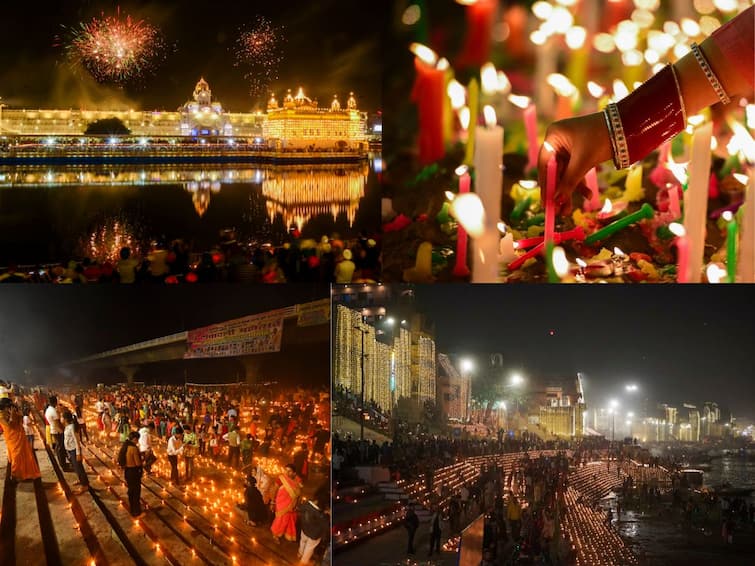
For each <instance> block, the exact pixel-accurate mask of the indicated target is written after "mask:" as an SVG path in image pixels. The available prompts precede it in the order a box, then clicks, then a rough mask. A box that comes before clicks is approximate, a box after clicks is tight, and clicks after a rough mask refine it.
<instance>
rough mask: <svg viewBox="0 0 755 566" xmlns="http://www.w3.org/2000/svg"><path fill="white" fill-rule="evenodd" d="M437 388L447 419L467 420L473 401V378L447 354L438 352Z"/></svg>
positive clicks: (442, 409)
mask: <svg viewBox="0 0 755 566" xmlns="http://www.w3.org/2000/svg"><path fill="white" fill-rule="evenodd" d="M437 373H438V377H437V380H436V389H437V396H438V406H439V407H440V410H441V411H442V413H443V414H444V415H445V416H446V418H447V419H454V420H458V421H461V422H466V420H467V419H468V417H469V408H470V404H471V402H472V380H471V378H470V375H469V374H463V373H461V372H460V371H459V370H458V369H457V368H456V366H455V365H454V364H453V363H452V362H451V359H450V358H449V357H448V356H447V355H446V354H438V363H437Z"/></svg>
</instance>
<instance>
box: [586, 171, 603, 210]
mask: <svg viewBox="0 0 755 566" xmlns="http://www.w3.org/2000/svg"><path fill="white" fill-rule="evenodd" d="M585 184H586V185H587V188H588V189H590V198H589V200H588V199H585V203H584V205H583V206H584V209H585V212H590V211H593V210H597V209H598V208H599V207H600V190H599V189H598V172H597V171H596V170H595V167H593V168H592V169H590V170H589V171H588V172H587V175H585Z"/></svg>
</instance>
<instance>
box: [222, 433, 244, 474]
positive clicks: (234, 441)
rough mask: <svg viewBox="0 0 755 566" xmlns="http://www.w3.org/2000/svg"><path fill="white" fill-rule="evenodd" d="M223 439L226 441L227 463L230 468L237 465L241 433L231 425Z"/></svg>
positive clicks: (239, 454)
mask: <svg viewBox="0 0 755 566" xmlns="http://www.w3.org/2000/svg"><path fill="white" fill-rule="evenodd" d="M223 440H225V441H227V442H228V465H229V466H231V467H232V468H238V467H239V458H240V456H241V435H240V434H239V430H238V428H237V427H236V426H235V425H233V424H232V425H231V426H230V427H229V430H228V432H227V433H226V434H224V435H223Z"/></svg>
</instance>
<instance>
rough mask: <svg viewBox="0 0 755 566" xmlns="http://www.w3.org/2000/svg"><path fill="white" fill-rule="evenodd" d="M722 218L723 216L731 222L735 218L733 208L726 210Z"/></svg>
mask: <svg viewBox="0 0 755 566" xmlns="http://www.w3.org/2000/svg"><path fill="white" fill-rule="evenodd" d="M721 218H723V219H724V220H725V221H726V222H731V221H732V219H733V218H734V214H732V212H731V210H725V211H724V213H723V214H722V215H721Z"/></svg>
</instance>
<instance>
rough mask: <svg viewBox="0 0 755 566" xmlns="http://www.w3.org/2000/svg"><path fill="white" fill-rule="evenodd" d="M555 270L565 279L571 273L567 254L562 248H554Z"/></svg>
mask: <svg viewBox="0 0 755 566" xmlns="http://www.w3.org/2000/svg"><path fill="white" fill-rule="evenodd" d="M551 259H552V261H553V269H555V270H556V274H557V275H558V276H559V277H564V276H565V275H566V274H568V273H569V260H568V259H567V258H566V252H565V251H564V248H562V247H561V246H556V247H555V248H553V256H552V257H551Z"/></svg>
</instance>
